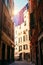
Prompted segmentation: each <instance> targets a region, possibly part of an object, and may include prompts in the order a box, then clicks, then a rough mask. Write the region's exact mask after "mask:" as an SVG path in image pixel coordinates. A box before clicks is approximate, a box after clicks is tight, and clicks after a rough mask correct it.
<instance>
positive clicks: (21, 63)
mask: <svg viewBox="0 0 43 65" xmlns="http://www.w3.org/2000/svg"><path fill="white" fill-rule="evenodd" d="M10 65H35V64H32V63H28V62H26V61H15V62H13V63H12V64H10Z"/></svg>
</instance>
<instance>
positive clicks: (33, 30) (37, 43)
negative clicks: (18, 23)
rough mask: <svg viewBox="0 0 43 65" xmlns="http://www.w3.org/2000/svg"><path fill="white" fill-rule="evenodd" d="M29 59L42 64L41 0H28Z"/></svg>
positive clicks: (42, 9)
mask: <svg viewBox="0 0 43 65" xmlns="http://www.w3.org/2000/svg"><path fill="white" fill-rule="evenodd" d="M29 4H30V5H29V8H30V41H31V43H30V44H31V61H32V62H34V63H35V64H36V65H43V44H42V43H43V41H42V39H43V13H42V11H43V1H42V0H36V1H35V0H29Z"/></svg>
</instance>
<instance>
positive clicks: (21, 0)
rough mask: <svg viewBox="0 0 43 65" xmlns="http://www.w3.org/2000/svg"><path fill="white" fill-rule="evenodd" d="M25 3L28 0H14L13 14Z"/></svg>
mask: <svg viewBox="0 0 43 65" xmlns="http://www.w3.org/2000/svg"><path fill="white" fill-rule="evenodd" d="M27 3H28V0H14V4H15V14H17V13H18V12H19V11H20V10H21V9H22V8H23V7H24V6H25V5H26V4H27Z"/></svg>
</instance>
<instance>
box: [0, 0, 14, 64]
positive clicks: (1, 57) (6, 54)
mask: <svg viewBox="0 0 43 65" xmlns="http://www.w3.org/2000/svg"><path fill="white" fill-rule="evenodd" d="M0 14H1V15H0V64H1V62H2V63H4V62H10V61H11V62H12V61H14V23H13V22H12V20H11V17H10V14H9V11H8V9H7V7H6V5H5V4H4V3H3V2H2V0H0ZM2 65H3V64H2Z"/></svg>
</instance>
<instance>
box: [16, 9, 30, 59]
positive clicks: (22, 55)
mask: <svg viewBox="0 0 43 65" xmlns="http://www.w3.org/2000/svg"><path fill="white" fill-rule="evenodd" d="M28 14H29V12H28V10H27V9H26V10H25V11H24V12H23V18H24V22H23V23H22V24H21V25H18V26H15V58H16V59H17V57H18V58H19V60H30V40H29V31H30V27H29V23H30V20H29V15H28Z"/></svg>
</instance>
